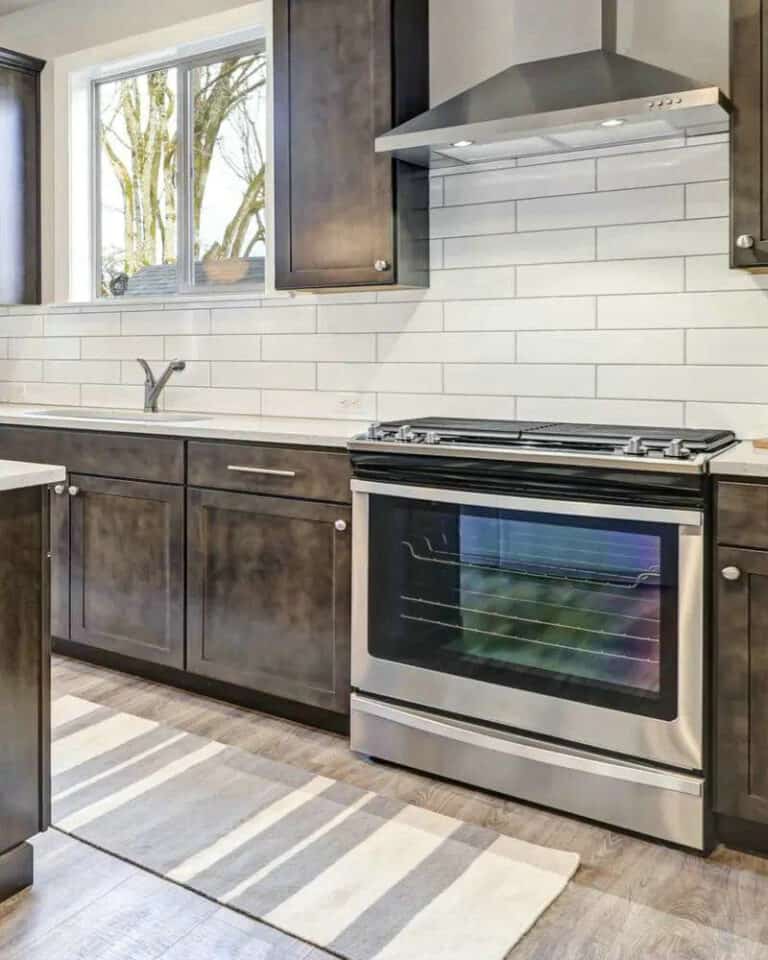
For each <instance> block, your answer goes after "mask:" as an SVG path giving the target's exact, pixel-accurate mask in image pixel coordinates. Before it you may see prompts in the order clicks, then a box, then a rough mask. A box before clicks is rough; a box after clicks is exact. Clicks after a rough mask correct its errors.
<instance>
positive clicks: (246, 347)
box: [165, 334, 261, 361]
mask: <svg viewBox="0 0 768 960" xmlns="http://www.w3.org/2000/svg"><path fill="white" fill-rule="evenodd" d="M175 357H179V358H180V359H181V360H233V361H236V360H259V359H261V337H260V336H258V335H256V334H233V335H232V336H222V335H216V336H210V337H208V336H205V337H166V338H165V358H166V359H167V360H172V359H173V358H175Z"/></svg>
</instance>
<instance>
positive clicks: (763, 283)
mask: <svg viewBox="0 0 768 960" xmlns="http://www.w3.org/2000/svg"><path fill="white" fill-rule="evenodd" d="M685 273H686V283H685V286H686V289H687V290H768V275H766V274H762V273H751V272H750V271H749V270H731V267H730V264H729V263H728V257H727V256H715V257H687V258H686V261H685Z"/></svg>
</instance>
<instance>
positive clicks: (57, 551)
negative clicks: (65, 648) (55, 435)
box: [49, 484, 70, 640]
mask: <svg viewBox="0 0 768 960" xmlns="http://www.w3.org/2000/svg"><path fill="white" fill-rule="evenodd" d="M57 489H59V490H63V492H62V493H56V490H57ZM49 498H50V499H49V518H50V527H51V533H50V541H51V635H52V636H54V637H57V638H58V639H59V640H69V504H70V496H69V494H68V493H67V485H66V484H57V485H56V486H55V487H51V488H50V492H49Z"/></svg>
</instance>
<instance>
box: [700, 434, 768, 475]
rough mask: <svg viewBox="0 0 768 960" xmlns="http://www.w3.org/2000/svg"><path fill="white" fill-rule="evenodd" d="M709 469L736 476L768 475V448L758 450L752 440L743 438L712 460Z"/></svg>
mask: <svg viewBox="0 0 768 960" xmlns="http://www.w3.org/2000/svg"><path fill="white" fill-rule="evenodd" d="M709 470H710V473H714V474H720V475H723V474H729V475H730V476H734V477H768V450H758V449H756V448H755V446H754V444H753V443H752V441H751V440H742V441H741V442H740V443H737V444H736V446H735V447H731V448H730V449H729V450H726V451H725V452H724V453H720V454H718V455H717V456H716V457H714V458H713V459H712V460H710V461H709Z"/></svg>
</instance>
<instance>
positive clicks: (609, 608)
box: [352, 480, 703, 770]
mask: <svg viewBox="0 0 768 960" xmlns="http://www.w3.org/2000/svg"><path fill="white" fill-rule="evenodd" d="M352 490H353V511H354V520H353V523H354V546H353V610H352V617H353V620H352V630H353V637H352V685H353V687H354V688H355V689H357V690H358V691H361V692H363V693H367V694H370V695H374V696H377V695H378V696H380V697H385V698H389V699H392V700H394V701H399V702H401V703H406V704H412V705H418V706H424V707H428V708H430V709H432V710H437V711H442V712H444V713H446V714H449V715H454V716H456V717H461V718H471V719H477V720H481V721H485V722H486V723H491V724H500V725H503V726H504V727H508V728H513V729H515V730H518V731H524V732H529V733H535V734H540V735H544V736H547V737H551V738H555V739H559V740H563V741H567V742H571V743H578V744H585V745H588V746H590V747H593V748H597V749H602V750H605V751H610V752H613V753H618V754H622V755H626V756H629V757H635V758H643V759H647V760H651V761H653V762H656V763H662V764H666V765H669V766H672V767H678V768H681V769H689V770H700V769H701V768H702V713H703V707H702V698H703V627H702V613H703V515H702V513H701V512H699V511H698V510H680V509H666V508H643V507H632V506H627V505H617V504H603V503H583V502H571V501H567V500H564V501H560V500H539V499H533V498H527V497H518V496H497V495H494V494H487V493H473V492H467V491H456V490H440V489H430V488H424V487H412V486H400V485H396V484H390V483H378V482H369V481H363V480H353V482H352Z"/></svg>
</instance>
